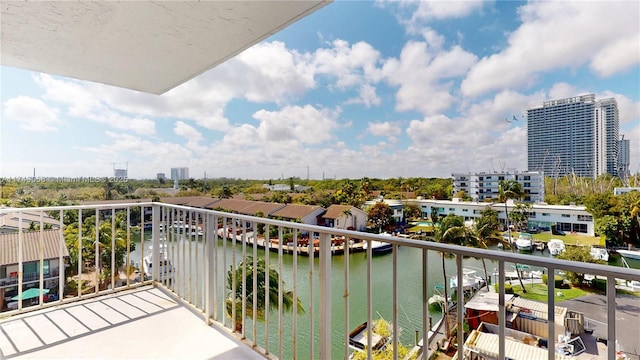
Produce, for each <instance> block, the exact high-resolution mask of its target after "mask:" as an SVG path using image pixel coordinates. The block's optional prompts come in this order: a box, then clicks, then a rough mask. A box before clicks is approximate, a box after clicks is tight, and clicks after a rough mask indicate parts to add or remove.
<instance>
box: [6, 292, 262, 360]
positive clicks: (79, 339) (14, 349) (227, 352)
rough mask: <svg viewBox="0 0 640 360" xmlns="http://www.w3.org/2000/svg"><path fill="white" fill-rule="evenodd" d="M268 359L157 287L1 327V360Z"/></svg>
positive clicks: (47, 311) (50, 311) (11, 320)
mask: <svg viewBox="0 0 640 360" xmlns="http://www.w3.org/2000/svg"><path fill="white" fill-rule="evenodd" d="M5 358H6V359H33V358H37V359H54V358H64V359H97V358H100V359H134V358H135V359H144V358H149V359H264V358H263V357H262V356H260V355H259V354H258V353H256V352H254V351H253V350H251V349H250V348H249V347H247V346H246V345H244V344H242V343H241V342H239V341H238V340H236V339H234V338H233V337H232V336H230V335H229V334H228V333H226V332H225V331H224V330H220V329H218V328H216V327H215V326H207V325H206V324H205V322H204V319H203V316H200V315H198V314H196V313H195V312H194V311H192V310H191V309H190V308H189V307H188V306H185V305H183V304H181V303H180V302H179V301H176V300H175V299H174V298H173V297H172V296H171V295H169V294H168V293H165V292H164V291H163V290H161V289H160V288H153V287H151V286H148V287H142V288H138V289H135V290H128V291H122V292H118V293H115V294H109V295H105V296H101V297H97V298H94V299H90V300H84V301H80V302H76V303H71V304H66V305H62V306H58V307H52V308H50V309H45V310H41V311H36V312H32V313H26V314H23V315H17V316H13V317H9V318H7V319H4V320H1V321H0V359H5Z"/></svg>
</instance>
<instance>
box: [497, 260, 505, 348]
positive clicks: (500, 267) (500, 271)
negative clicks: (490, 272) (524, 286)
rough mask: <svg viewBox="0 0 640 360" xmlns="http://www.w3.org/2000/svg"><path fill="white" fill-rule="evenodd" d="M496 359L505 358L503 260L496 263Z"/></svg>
mask: <svg viewBox="0 0 640 360" xmlns="http://www.w3.org/2000/svg"><path fill="white" fill-rule="evenodd" d="M497 281H498V304H499V308H500V310H499V311H498V339H499V340H498V359H504V358H505V351H506V350H505V343H504V328H505V327H506V326H507V317H506V316H507V307H506V304H505V301H504V293H505V290H504V287H505V286H504V281H505V276H504V260H499V261H498V279H497Z"/></svg>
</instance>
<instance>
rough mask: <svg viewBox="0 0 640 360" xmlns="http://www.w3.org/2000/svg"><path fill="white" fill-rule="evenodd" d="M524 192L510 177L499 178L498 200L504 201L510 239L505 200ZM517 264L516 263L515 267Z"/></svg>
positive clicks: (523, 288)
mask: <svg viewBox="0 0 640 360" xmlns="http://www.w3.org/2000/svg"><path fill="white" fill-rule="evenodd" d="M524 194H525V192H524V189H523V188H522V184H520V183H519V182H517V181H515V180H513V179H510V180H500V181H499V182H498V201H500V202H504V214H505V220H506V222H507V232H508V234H509V239H511V226H510V224H509V209H508V207H507V200H509V199H520V198H521V197H523V196H524ZM511 251H514V247H513V246H512V247H511ZM517 267H518V264H516V268H517ZM516 273H517V274H518V280H519V281H520V287H521V288H522V292H523V293H526V292H527V289H525V287H524V283H523V282H522V277H521V276H520V271H516Z"/></svg>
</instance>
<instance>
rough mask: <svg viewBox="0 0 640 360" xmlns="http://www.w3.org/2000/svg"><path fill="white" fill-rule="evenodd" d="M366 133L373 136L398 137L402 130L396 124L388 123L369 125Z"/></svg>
mask: <svg viewBox="0 0 640 360" xmlns="http://www.w3.org/2000/svg"><path fill="white" fill-rule="evenodd" d="M367 132H369V133H370V134H372V135H375V136H392V137H395V136H398V135H400V133H402V129H401V128H400V126H398V125H397V124H392V123H390V122H388V121H385V122H381V123H369V126H368V127H367Z"/></svg>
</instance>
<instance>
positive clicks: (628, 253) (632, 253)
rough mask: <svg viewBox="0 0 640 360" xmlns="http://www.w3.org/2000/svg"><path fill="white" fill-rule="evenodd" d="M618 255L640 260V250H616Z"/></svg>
mask: <svg viewBox="0 0 640 360" xmlns="http://www.w3.org/2000/svg"><path fill="white" fill-rule="evenodd" d="M616 251H617V252H618V254H620V255H622V256H624V257H626V258H628V259H635V260H640V250H616Z"/></svg>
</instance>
